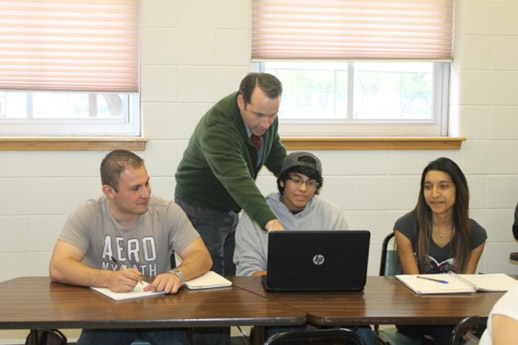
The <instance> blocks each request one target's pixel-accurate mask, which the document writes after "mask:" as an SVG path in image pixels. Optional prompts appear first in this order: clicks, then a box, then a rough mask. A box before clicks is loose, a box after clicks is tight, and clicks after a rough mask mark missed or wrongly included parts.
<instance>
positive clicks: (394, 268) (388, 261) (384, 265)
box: [380, 232, 403, 276]
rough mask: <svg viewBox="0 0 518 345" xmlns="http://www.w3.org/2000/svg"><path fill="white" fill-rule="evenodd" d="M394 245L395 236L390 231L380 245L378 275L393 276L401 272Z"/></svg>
mask: <svg viewBox="0 0 518 345" xmlns="http://www.w3.org/2000/svg"><path fill="white" fill-rule="evenodd" d="M395 246H396V238H395V237H394V233H393V232H391V233H390V234H388V235H387V236H386V237H385V239H384V240H383V243H382V245H381V261H380V276H394V275H396V274H401V273H403V269H402V268H401V263H400V262H399V258H398V255H397V251H396V248H395Z"/></svg>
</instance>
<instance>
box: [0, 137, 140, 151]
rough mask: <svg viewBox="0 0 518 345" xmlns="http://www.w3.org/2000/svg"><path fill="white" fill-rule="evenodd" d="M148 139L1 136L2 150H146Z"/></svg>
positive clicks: (0, 148)
mask: <svg viewBox="0 0 518 345" xmlns="http://www.w3.org/2000/svg"><path fill="white" fill-rule="evenodd" d="M147 141H148V139H147V138H135V137H106V138H101V137H77V138H75V137H41V138H36V137H31V138H27V137H11V138H1V137H0V151H111V150H115V149H126V150H131V151H144V150H145V149H146V143H147Z"/></svg>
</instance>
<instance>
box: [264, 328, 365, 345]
mask: <svg viewBox="0 0 518 345" xmlns="http://www.w3.org/2000/svg"><path fill="white" fill-rule="evenodd" d="M310 341H311V342H310ZM306 343H309V344H315V343H317V344H319V345H324V344H326V345H365V342H364V341H363V339H362V338H360V336H359V335H358V334H356V333H354V332H353V331H351V330H350V329H347V328H333V329H312V330H304V331H294V332H284V333H277V334H274V335H272V336H271V337H270V338H268V340H266V342H265V343H264V345H295V344H297V345H300V344H306Z"/></svg>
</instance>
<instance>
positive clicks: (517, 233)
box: [509, 204, 518, 262]
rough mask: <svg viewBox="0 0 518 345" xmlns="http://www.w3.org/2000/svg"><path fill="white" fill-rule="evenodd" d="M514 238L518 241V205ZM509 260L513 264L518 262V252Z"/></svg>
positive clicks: (514, 223)
mask: <svg viewBox="0 0 518 345" xmlns="http://www.w3.org/2000/svg"><path fill="white" fill-rule="evenodd" d="M513 236H514V238H515V239H516V240H517V241H518V204H517V205H516V209H515V210H514V222H513ZM509 259H510V260H511V261H513V262H518V252H513V253H511V255H509Z"/></svg>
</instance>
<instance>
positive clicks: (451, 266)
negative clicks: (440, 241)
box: [394, 212, 487, 273]
mask: <svg viewBox="0 0 518 345" xmlns="http://www.w3.org/2000/svg"><path fill="white" fill-rule="evenodd" d="M469 221H470V225H471V249H472V250H473V249H475V248H477V247H478V246H480V245H481V244H482V243H484V242H485V241H486V239H487V233H486V230H484V228H483V227H482V226H480V224H478V223H477V222H476V221H474V220H473V219H470V220H469ZM394 230H398V231H399V232H401V233H402V234H403V235H405V236H406V237H407V238H408V239H409V240H410V242H412V249H413V250H414V256H416V251H417V240H418V237H419V229H418V227H417V218H416V216H415V213H414V212H409V213H407V214H405V215H404V216H403V217H401V218H399V219H398V220H397V221H396V224H395V225H394ZM428 256H429V259H430V267H427V268H425V272H421V273H446V272H449V271H455V239H453V240H452V241H450V243H448V244H447V245H445V246H444V247H442V248H441V247H439V246H438V245H436V244H435V242H434V241H432V240H431V241H430V253H428Z"/></svg>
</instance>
